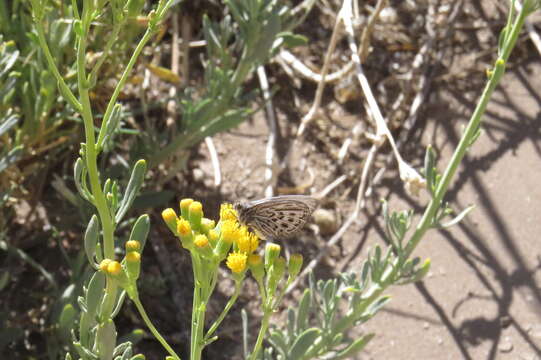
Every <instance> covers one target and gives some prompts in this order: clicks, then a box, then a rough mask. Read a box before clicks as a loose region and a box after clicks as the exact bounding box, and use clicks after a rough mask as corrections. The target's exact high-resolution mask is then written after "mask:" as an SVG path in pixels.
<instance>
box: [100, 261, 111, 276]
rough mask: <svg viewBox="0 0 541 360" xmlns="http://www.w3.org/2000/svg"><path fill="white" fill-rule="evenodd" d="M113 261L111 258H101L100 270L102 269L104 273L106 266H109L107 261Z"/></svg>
mask: <svg viewBox="0 0 541 360" xmlns="http://www.w3.org/2000/svg"><path fill="white" fill-rule="evenodd" d="M111 261H113V260H111V259H103V260H102V261H101V262H100V270H101V271H103V272H104V273H107V267H108V266H109V263H110V262H111Z"/></svg>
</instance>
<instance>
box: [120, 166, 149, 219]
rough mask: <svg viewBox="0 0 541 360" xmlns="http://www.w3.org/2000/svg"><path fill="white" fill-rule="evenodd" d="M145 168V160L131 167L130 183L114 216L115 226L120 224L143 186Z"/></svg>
mask: <svg viewBox="0 0 541 360" xmlns="http://www.w3.org/2000/svg"><path fill="white" fill-rule="evenodd" d="M146 168H147V165H146V161H145V160H139V161H137V162H136V163H135V166H134V167H133V171H132V173H131V177H130V181H129V182H128V187H127V188H126V192H125V193H124V197H123V198H122V201H121V202H120V207H119V208H118V212H117V213H116V216H115V222H116V223H117V224H118V223H119V222H120V220H122V218H123V217H124V215H125V214H126V212H127V211H128V209H129V208H130V206H131V204H132V203H133V200H134V199H135V196H136V195H137V192H138V191H139V189H140V188H141V185H143V180H144V177H145V172H146Z"/></svg>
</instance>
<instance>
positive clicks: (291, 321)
mask: <svg viewBox="0 0 541 360" xmlns="http://www.w3.org/2000/svg"><path fill="white" fill-rule="evenodd" d="M286 324H287V337H288V338H293V337H295V335H296V331H295V324H296V321H295V311H294V310H293V309H292V308H291V307H290V308H288V309H287V322H286Z"/></svg>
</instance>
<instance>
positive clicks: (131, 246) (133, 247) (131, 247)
mask: <svg viewBox="0 0 541 360" xmlns="http://www.w3.org/2000/svg"><path fill="white" fill-rule="evenodd" d="M140 249H141V243H140V242H139V241H136V240H129V241H126V251H139V250H140Z"/></svg>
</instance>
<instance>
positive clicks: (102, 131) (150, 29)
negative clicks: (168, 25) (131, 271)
mask: <svg viewBox="0 0 541 360" xmlns="http://www.w3.org/2000/svg"><path fill="white" fill-rule="evenodd" d="M153 33H154V28H153V27H150V26H149V27H148V28H147V30H146V32H145V34H144V35H143V37H142V38H141V40H140V41H139V44H137V47H136V48H135V50H134V52H133V54H132V56H131V58H130V61H128V65H126V68H125V69H124V72H123V73H122V76H121V77H120V80H119V81H118V84H116V87H115V90H114V91H113V95H111V99H110V100H109V103H108V104H107V109H106V110H105V115H104V116H103V121H102V124H101V129H100V134H99V136H98V142H97V144H96V145H97V147H98V148H101V147H102V145H103V140H104V139H105V135H106V134H105V129H106V128H107V123H108V122H109V120H110V118H111V114H112V112H113V107H114V106H115V104H116V100H117V98H118V95H120V90H122V88H123V87H124V84H125V83H126V81H127V80H128V75H129V74H130V72H131V70H132V69H133V66H134V65H135V61H136V60H137V58H138V57H139V54H140V53H141V51H143V48H144V47H145V44H146V43H147V42H148V40H150V38H151V37H152V34H153Z"/></svg>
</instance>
